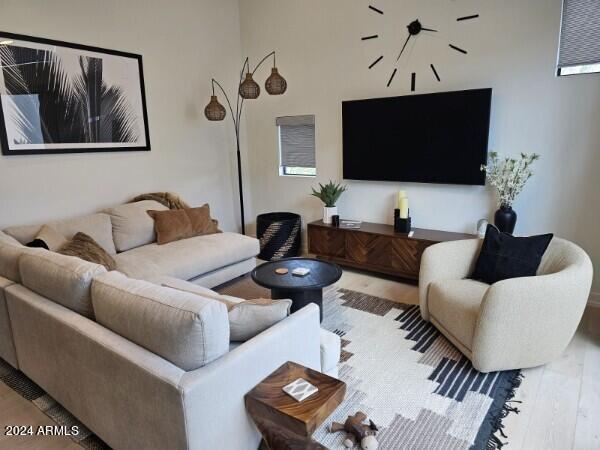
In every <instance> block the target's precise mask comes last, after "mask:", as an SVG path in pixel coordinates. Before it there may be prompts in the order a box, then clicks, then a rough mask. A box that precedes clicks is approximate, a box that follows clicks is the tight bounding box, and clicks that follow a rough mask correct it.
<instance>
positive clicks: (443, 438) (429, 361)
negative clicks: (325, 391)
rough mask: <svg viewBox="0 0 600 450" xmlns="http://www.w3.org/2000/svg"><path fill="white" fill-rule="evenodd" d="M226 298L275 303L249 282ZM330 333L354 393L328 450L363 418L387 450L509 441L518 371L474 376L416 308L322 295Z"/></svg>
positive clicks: (62, 421) (68, 421)
mask: <svg viewBox="0 0 600 450" xmlns="http://www.w3.org/2000/svg"><path fill="white" fill-rule="evenodd" d="M219 291H220V292H222V293H227V294H229V295H236V296H238V297H242V298H256V297H260V296H262V297H265V296H268V291H265V290H262V288H258V287H257V286H256V285H254V283H253V282H252V280H250V279H249V278H247V277H246V278H243V279H240V280H238V281H236V282H234V283H232V284H230V285H228V286H227V287H226V288H225V289H224V290H221V289H220V290H219ZM323 313H324V314H323V315H324V320H323V323H322V326H323V328H326V329H328V330H330V331H333V332H334V333H336V334H338V335H339V336H340V337H341V339H342V356H341V360H340V378H341V379H342V380H343V381H345V382H346V384H347V394H346V399H345V400H344V402H343V403H342V405H341V406H340V407H339V408H338V409H337V410H336V411H335V412H334V413H333V415H332V416H330V417H329V418H328V419H327V420H326V421H325V422H324V423H323V425H322V426H321V427H320V428H319V429H318V430H317V431H316V432H315V435H314V438H315V439H316V440H318V441H319V442H321V443H322V444H323V445H326V446H327V447H329V448H330V449H331V450H338V449H339V450H341V449H345V447H344V446H343V443H342V441H343V438H344V436H343V433H338V434H331V433H329V432H328V431H327V427H328V425H329V424H330V423H331V422H332V421H334V420H335V421H338V422H342V423H343V422H344V421H345V419H346V416H348V415H352V414H354V413H356V412H357V411H363V412H364V413H366V414H367V415H368V417H369V419H371V420H373V422H374V423H375V424H376V425H377V426H378V427H379V429H380V431H379V433H378V441H379V449H380V450H397V449H398V450H399V449H402V450H463V449H464V450H493V449H497V448H501V447H502V446H503V445H504V444H505V443H506V442H507V440H508V439H507V437H506V436H505V435H504V433H503V431H502V419H503V418H504V417H505V416H506V415H507V414H508V413H510V412H518V410H517V408H516V407H515V406H514V405H515V403H517V402H515V401H513V400H512V397H513V396H514V395H515V393H516V392H517V393H518V391H517V388H518V386H519V384H520V381H521V377H522V375H521V372H520V371H518V370H512V371H506V372H493V373H488V374H483V373H480V372H477V371H476V370H475V369H474V368H473V366H472V365H471V363H470V362H469V360H468V359H466V358H465V357H464V356H463V355H462V354H461V353H460V352H459V351H458V350H457V349H456V348H455V347H454V346H453V345H452V344H451V343H450V342H449V341H448V340H447V339H446V338H445V337H444V336H442V335H441V334H440V333H439V332H438V331H437V330H436V329H435V328H434V327H433V326H432V325H431V324H429V323H428V322H425V321H423V320H422V319H421V316H420V313H419V308H418V306H415V305H405V304H401V303H396V302H393V301H390V300H386V299H383V298H379V297H374V296H371V295H367V294H364V293H361V292H356V291H351V290H347V289H337V288H335V287H332V288H329V289H327V290H326V291H325V293H324V300H323ZM0 381H2V382H4V383H5V384H7V385H8V386H9V387H11V388H12V389H13V390H15V391H16V392H17V393H19V394H20V395H21V396H23V397H24V398H25V399H27V400H29V401H31V402H33V403H34V404H35V405H36V406H37V407H38V408H40V409H41V410H42V411H43V412H44V413H46V414H47V415H48V416H49V417H50V418H52V419H53V420H54V421H55V422H56V423H57V424H58V425H64V426H69V427H72V426H74V425H77V426H78V427H80V428H79V429H80V430H81V431H80V434H79V436H75V437H73V440H74V441H76V442H77V443H78V444H80V445H81V446H82V447H84V448H88V449H105V448H108V447H106V445H105V444H104V443H103V442H102V441H101V440H100V439H98V437H97V436H95V435H94V434H93V433H92V432H91V431H90V430H88V429H87V428H86V427H85V426H84V425H83V424H81V423H80V422H78V421H77V419H76V418H75V417H73V416H72V415H71V414H70V413H69V412H68V411H66V410H65V409H64V408H63V407H62V406H60V405H59V404H58V403H57V402H56V401H54V400H53V399H52V398H51V397H50V396H48V395H47V394H46V393H45V392H44V391H43V390H42V389H41V388H39V387H38V386H37V385H35V383H33V382H32V381H31V380H29V379H28V378H27V377H26V376H25V375H24V374H22V373H21V372H19V371H17V370H15V369H13V368H12V367H11V366H9V365H8V364H7V363H5V362H4V361H2V360H0Z"/></svg>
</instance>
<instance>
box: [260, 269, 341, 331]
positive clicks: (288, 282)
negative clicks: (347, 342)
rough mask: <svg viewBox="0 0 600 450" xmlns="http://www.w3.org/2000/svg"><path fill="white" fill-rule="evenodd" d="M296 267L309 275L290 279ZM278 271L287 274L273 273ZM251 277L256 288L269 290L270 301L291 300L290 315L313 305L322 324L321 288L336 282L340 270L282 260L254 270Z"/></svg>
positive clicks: (294, 276)
mask: <svg viewBox="0 0 600 450" xmlns="http://www.w3.org/2000/svg"><path fill="white" fill-rule="evenodd" d="M298 267H305V268H307V269H310V273H309V274H308V275H305V276H303V277H300V276H296V275H292V271H293V270H294V269H296V268H298ZM279 268H285V269H288V273H286V274H285V275H279V274H277V273H275V270H276V269H279ZM251 275H252V279H253V280H254V281H255V282H256V284H259V285H261V286H263V287H266V288H268V289H271V298H273V299H283V298H289V299H291V300H292V312H295V311H298V310H299V309H300V308H303V307H304V306H306V305H308V304H309V303H316V304H317V305H318V306H319V309H320V311H321V320H323V288H324V287H326V286H329V285H331V284H333V283H335V282H336V281H337V280H339V279H340V277H341V276H342V269H341V268H340V267H339V266H338V265H337V264H333V263H330V262H327V261H321V260H318V259H313V258H286V259H280V260H279V261H272V262H268V263H264V264H262V265H260V266H258V267H256V268H255V269H254V270H253V271H252V274H251Z"/></svg>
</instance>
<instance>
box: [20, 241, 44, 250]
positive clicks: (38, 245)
mask: <svg viewBox="0 0 600 450" xmlns="http://www.w3.org/2000/svg"><path fill="white" fill-rule="evenodd" d="M25 247H31V248H45V249H46V250H50V249H49V248H48V244H46V243H45V242H44V241H42V240H41V239H34V240H33V241H31V242H29V243H27V244H25Z"/></svg>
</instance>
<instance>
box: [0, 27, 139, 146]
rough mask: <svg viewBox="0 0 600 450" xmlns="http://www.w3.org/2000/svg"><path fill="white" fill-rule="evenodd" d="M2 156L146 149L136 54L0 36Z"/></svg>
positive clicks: (4, 34)
mask: <svg viewBox="0 0 600 450" xmlns="http://www.w3.org/2000/svg"><path fill="white" fill-rule="evenodd" d="M0 145H1V146H2V153H3V154H4V155H30V154H53V153H84V152H114V151H136V150H150V135H149V131H148V116H147V112H146V98H145V92H144V77H143V70H142V57H141V56H140V55H135V54H132V53H125V52H120V51H114V50H106V49H102V48H96V47H89V46H86V45H78V44H71V43H67V42H60V41H54V40H50V39H41V38H36V37H31V36H23V35H18V34H13V33H4V32H0Z"/></svg>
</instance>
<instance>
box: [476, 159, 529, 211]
mask: <svg viewBox="0 0 600 450" xmlns="http://www.w3.org/2000/svg"><path fill="white" fill-rule="evenodd" d="M538 159H540V155H538V154H536V153H531V154H529V155H528V154H526V153H521V158H520V159H515V158H508V157H506V158H504V159H500V158H498V153H496V152H491V153H490V158H489V161H488V163H487V165H482V166H481V170H482V171H483V172H485V173H486V174H487V178H488V181H489V183H490V185H491V186H494V187H495V188H496V191H498V207H503V206H504V207H511V206H512V204H513V202H514V201H515V199H516V198H517V196H518V195H519V194H520V193H521V191H522V190H523V187H524V186H525V183H527V180H529V179H530V178H531V177H532V176H533V171H532V170H531V165H532V164H533V162H534V161H537V160H538Z"/></svg>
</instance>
